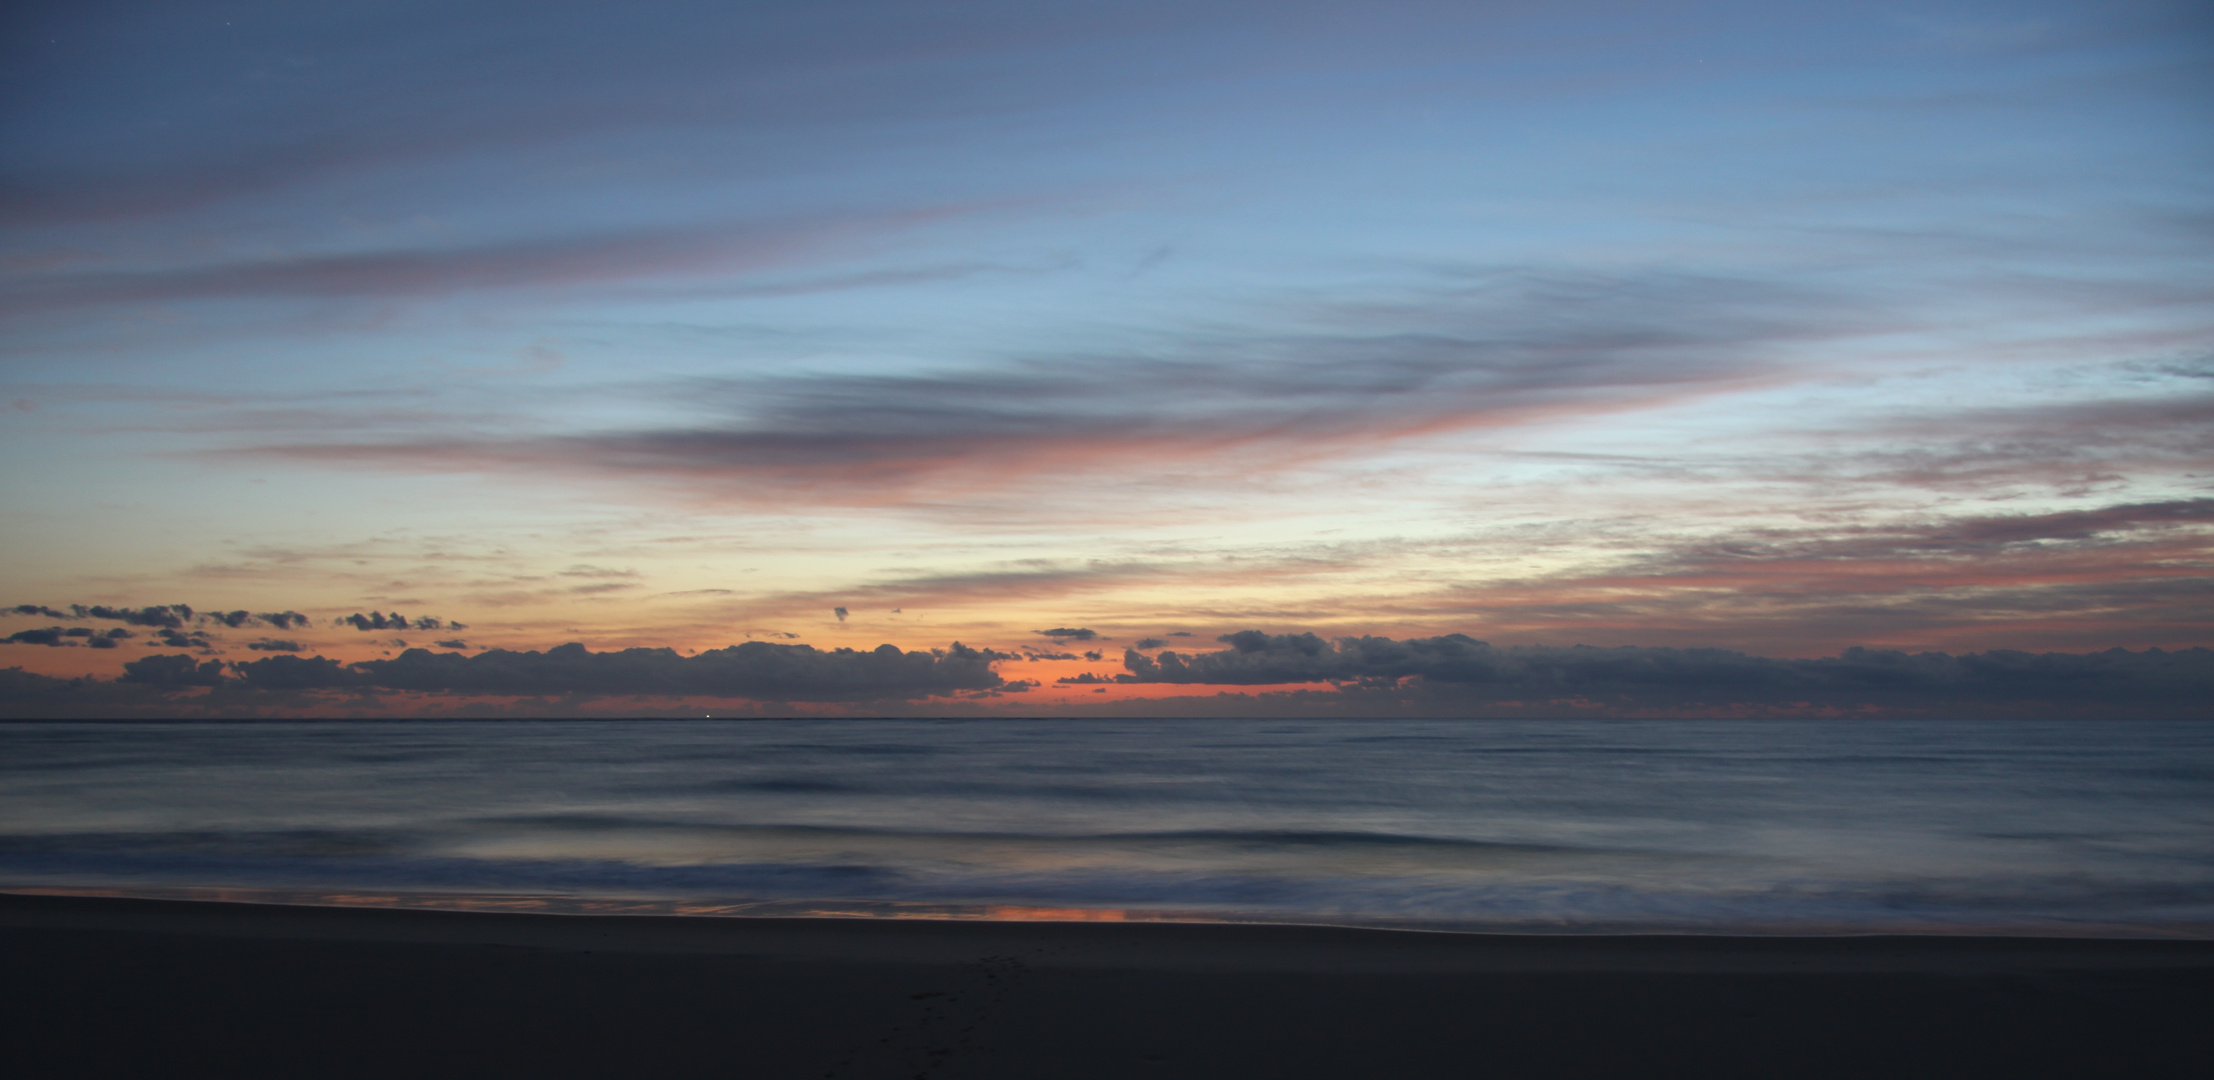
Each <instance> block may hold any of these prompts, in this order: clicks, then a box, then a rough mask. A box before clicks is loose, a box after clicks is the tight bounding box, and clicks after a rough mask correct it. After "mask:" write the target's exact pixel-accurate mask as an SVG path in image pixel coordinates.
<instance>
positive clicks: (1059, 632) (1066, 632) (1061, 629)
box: [1031, 626, 1099, 642]
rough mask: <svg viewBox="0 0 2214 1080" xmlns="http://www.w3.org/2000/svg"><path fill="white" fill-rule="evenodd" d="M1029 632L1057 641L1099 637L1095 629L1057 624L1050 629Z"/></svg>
mask: <svg viewBox="0 0 2214 1080" xmlns="http://www.w3.org/2000/svg"><path fill="white" fill-rule="evenodd" d="M1031 633H1034V634H1038V635H1041V636H1043V637H1049V638H1052V639H1053V640H1055V641H1057V642H1059V641H1092V640H1095V639H1097V638H1098V637H1099V632H1098V631H1096V630H1090V629H1086V628H1084V627H1072V626H1058V627H1055V628H1053V629H1051V630H1033V631H1031Z"/></svg>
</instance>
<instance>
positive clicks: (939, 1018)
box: [0, 895, 2214, 1080]
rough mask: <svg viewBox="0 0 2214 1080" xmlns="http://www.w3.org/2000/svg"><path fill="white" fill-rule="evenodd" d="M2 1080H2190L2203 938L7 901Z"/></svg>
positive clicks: (2208, 981) (2210, 990) (2199, 1012)
mask: <svg viewBox="0 0 2214 1080" xmlns="http://www.w3.org/2000/svg"><path fill="white" fill-rule="evenodd" d="M0 961H4V965H0V985H4V986H5V997H4V1000H0V1055H4V1057H0V1072H5V1074H6V1075H9V1076H18V1077H47V1076H168V1075H179V1074H186V1073H190V1074H194V1075H211V1076H223V1077H262V1076H282V1077H324V1076H341V1077H344V1076H377V1077H414V1076H469V1077H505V1076H529V1077H565V1076H593V1077H651V1078H658V1077H692V1076H714V1077H795V1078H799V1077H838V1078H845V1077H867V1078H876V1077H901V1078H906V1077H918V1076H920V1077H930V1078H933V1080H939V1078H942V1080H956V1078H962V1077H1008V1078H1015V1077H1021V1078H1037V1080H1050V1078H1061V1077H1069V1078H1082V1077H1140V1078H1149V1077H1207V1078H1221V1077H1248V1076H1250V1077H1425V1076H1470V1077H1520V1076H1537V1077H1577V1076H1592V1077H1634V1076H1686V1077H1718V1076H1762V1077H1770V1076H1776V1077H1831V1076H1836V1077H1844V1076H1851V1077H1897V1076H1943V1077H1958V1076H2008V1077H2025V1076H2086V1077H2089V1076H2113V1077H2152V1076H2192V1077H2199V1076H2208V1075H2214V1054H2210V1053H2209V1051H2214V942H2207V941H2179V942H2160V941H2097V940H2082V939H2050V938H2047V939H2021V938H1945V937H1862V938H1730V937H1524V936H1488V935H1456V934H1425V933H1411V932H1398V931H1386V930H1349V929H1334V928H1324V927H1287V926H1239V925H1194V924H1161V923H1128V924H1111V923H1110V924H1100V923H1006V922H1000V923H980V922H941V921H891V920H832V919H713V918H681V917H624V916H561V915H519V914H476V913H459V912H436V911H389V910H374V909H360V908H313V907H274V906H260V905H249V904H211V903H190V902H179V901H161V900H124V899H98V898H84V897H52V896H8V895H0Z"/></svg>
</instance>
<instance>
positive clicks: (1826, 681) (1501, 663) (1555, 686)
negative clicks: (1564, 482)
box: [1116, 630, 2214, 713]
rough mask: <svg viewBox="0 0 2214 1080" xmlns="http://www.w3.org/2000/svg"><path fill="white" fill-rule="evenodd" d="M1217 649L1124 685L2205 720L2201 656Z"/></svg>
mask: <svg viewBox="0 0 2214 1080" xmlns="http://www.w3.org/2000/svg"><path fill="white" fill-rule="evenodd" d="M1218 640H1220V641H1222V642H1224V643H1226V644H1228V645H1229V646H1230V648H1228V649H1223V650H1220V651H1216V652H1207V653H1197V654H1191V655H1185V654H1180V653H1176V652H1173V651H1170V652H1163V653H1161V654H1160V655H1159V656H1158V657H1153V658H1148V657H1146V656H1145V655H1144V654H1142V653H1139V652H1138V651H1136V650H1135V649H1132V650H1127V651H1125V652H1124V654H1123V666H1124V668H1125V669H1126V671H1127V674H1123V675H1119V676H1117V677H1116V679H1117V681H1121V682H1126V683H1173V684H1184V685H1229V686H1262V685H1284V684H1292V683H1316V682H1330V683H1338V684H1341V685H1344V686H1350V687H1352V688H1356V689H1358V688H1366V689H1371V690H1388V689H1394V688H1397V687H1399V686H1401V684H1402V683H1404V682H1405V681H1408V680H1415V681H1419V682H1420V683H1423V684H1429V685H1430V686H1431V687H1437V686H1444V687H1449V688H1452V690H1453V691H1454V693H1455V694H1456V695H1458V696H1459V697H1461V698H1465V699H1467V700H1472V701H1489V702H1500V701H1538V702H1544V701H1559V700H1565V699H1582V700H1586V701H1597V702H1604V703H1606V704H1607V705H1608V706H1609V707H1610V708H1613V709H1614V710H1615V711H1617V712H1624V711H1632V712H1634V711H1635V710H1636V709H1637V708H1640V707H1648V708H1660V709H1672V710H1673V709H1682V708H1686V707H1690V706H1703V707H1708V708H1717V709H1720V708H1727V707H1729V706H1732V705H1737V704H1745V703H1765V704H1777V703H1789V704H1795V705H1800V706H1805V707H1829V708H1839V709H1853V708H1866V707H1884V708H1891V709H1909V710H1919V711H1924V712H1931V713H1942V711H1943V710H1944V709H1945V708H1947V707H1958V706H1968V707H1979V708H1980V707H1991V706H2008V707H2019V708H2025V709H2035V708H2041V707H2048V706H2068V705H2075V706H2084V707H2094V708H2095V707H2106V706H2122V705H2126V704H2131V703H2135V704H2156V705H2164V706H2176V707H2184V708H2187V709H2189V708H2195V709H2197V710H2198V711H2202V712H2204V711H2208V710H2210V709H2214V705H2209V704H2207V703H2209V702H2214V651H2210V650H2207V649H2190V650H2184V651H2179V652H2163V651H2161V650H2158V649H2153V650H2147V651H2145V652H2130V651H2128V650H2123V649H2113V650H2108V651H2106V652H2099V653H2088V654H2083V653H2044V654H2032V653H2024V652H2012V651H1992V652H1985V653H1969V654H1966V655H1961V656H1953V655H1949V654H1945V653H1919V654H1909V653H1905V652H1892V651H1875V650H1867V649H1857V648H1856V649H1848V650H1846V651H1845V652H1843V653H1841V654H1839V655H1838V656H1835V657H1825V658H1820V659H1805V660H1795V659H1773V658H1767V657H1758V656H1749V655H1747V654H1744V653H1738V652H1731V651H1727V650H1722V649H1675V648H1655V647H1642V646H1623V647H1619V648H1611V649H1599V648H1590V647H1585V646H1575V647H1570V648H1559V647H1547V646H1517V647H1513V648H1498V647H1494V646H1492V645H1491V644H1489V643H1487V642H1483V641H1478V640H1476V639H1474V638H1471V637H1468V636H1466V635H1462V634H1447V635H1444V636H1442V637H1433V638H1410V639H1407V640H1404V641H1396V640H1393V639H1391V638H1382V637H1358V638H1353V637H1348V638H1339V639H1336V640H1334V641H1333V640H1325V639H1323V638H1321V637H1318V636H1317V635H1314V634H1311V633H1300V634H1268V633H1265V632H1262V631H1258V630H1245V631H1239V632H1237V633H1234V634H1225V635H1222V637H1221V638H1219V639H1218Z"/></svg>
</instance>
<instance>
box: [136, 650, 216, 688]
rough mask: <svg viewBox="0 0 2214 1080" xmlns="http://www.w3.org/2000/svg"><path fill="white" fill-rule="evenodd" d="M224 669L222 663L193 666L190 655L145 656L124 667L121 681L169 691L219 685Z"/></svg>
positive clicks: (210, 662)
mask: <svg viewBox="0 0 2214 1080" xmlns="http://www.w3.org/2000/svg"><path fill="white" fill-rule="evenodd" d="M223 667H224V665H223V662H222V661H221V660H209V661H206V662H205V663H195V662H194V661H193V659H192V658H191V657H189V656H161V655H156V656H148V657H143V658H141V659H138V660H133V661H131V662H129V663H127V664H124V665H123V678H122V680H121V681H123V682H127V683H142V684H144V685H147V686H159V687H164V688H172V689H173V688H180V687H187V686H221V685H222V684H223Z"/></svg>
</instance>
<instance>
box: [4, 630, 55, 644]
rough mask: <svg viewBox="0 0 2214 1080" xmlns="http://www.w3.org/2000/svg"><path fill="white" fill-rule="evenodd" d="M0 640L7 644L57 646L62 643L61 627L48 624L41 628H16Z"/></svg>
mask: <svg viewBox="0 0 2214 1080" xmlns="http://www.w3.org/2000/svg"><path fill="white" fill-rule="evenodd" d="M0 641H4V642H6V643H7V644H9V645H49V646H59V645H61V644H63V641H62V628H61V627H59V626H49V627H47V628H45V629H43V630H18V631H16V632H15V633H13V634H9V635H8V636H7V637H5V638H0Z"/></svg>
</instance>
